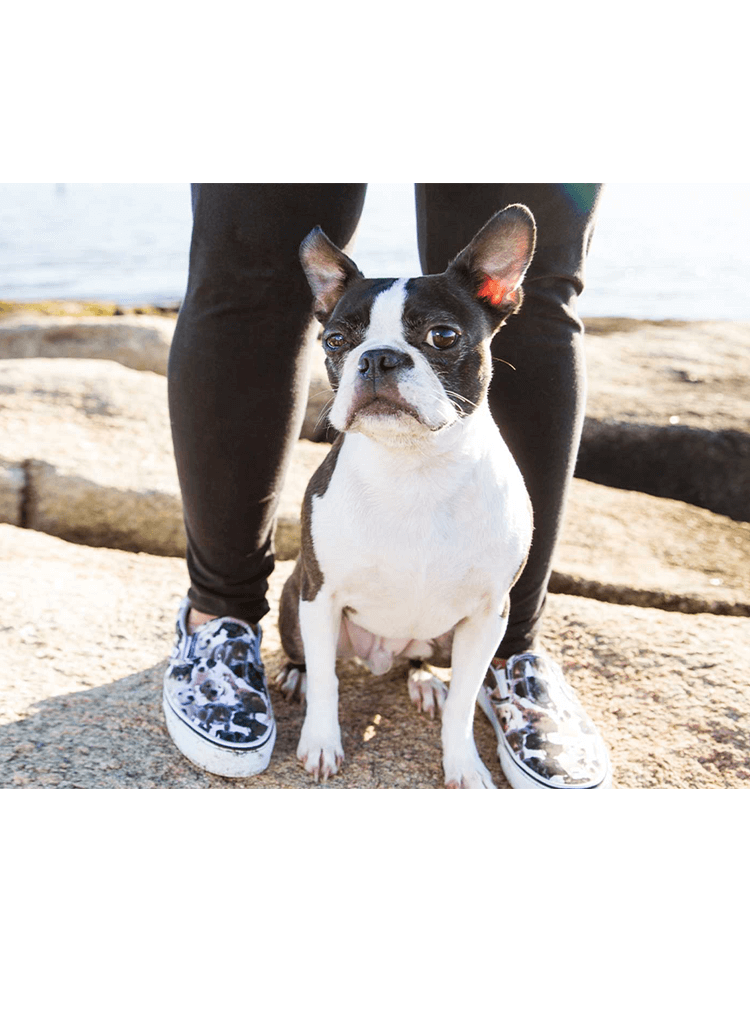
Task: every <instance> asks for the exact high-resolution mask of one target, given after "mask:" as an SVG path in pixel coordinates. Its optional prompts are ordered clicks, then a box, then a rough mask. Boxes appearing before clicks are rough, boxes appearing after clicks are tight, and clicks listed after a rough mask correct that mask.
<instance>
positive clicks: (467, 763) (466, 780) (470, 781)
mask: <svg viewBox="0 0 750 1009" xmlns="http://www.w3.org/2000/svg"><path fill="white" fill-rule="evenodd" d="M443 768H444V770H445V787H446V788H495V787H496V785H495V783H494V782H493V780H492V775H491V774H490V772H489V771H488V770H487V768H486V767H485V766H484V764H483V763H482V761H481V760H480V758H479V754H478V753H474V754H467V756H466V757H462V758H458V759H455V758H454V759H450V760H449V759H448V758H444V759H443Z"/></svg>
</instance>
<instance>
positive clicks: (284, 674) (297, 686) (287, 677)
mask: <svg viewBox="0 0 750 1009" xmlns="http://www.w3.org/2000/svg"><path fill="white" fill-rule="evenodd" d="M274 683H275V684H276V686H277V687H278V688H279V690H280V691H281V693H282V694H283V695H284V697H285V698H286V699H287V701H304V699H305V696H306V694H307V673H306V672H305V670H304V667H302V668H300V665H299V664H297V665H295V663H294V662H287V663H286V665H284V666H282V667H281V669H280V670H279V672H278V674H277V676H276V679H275V680H274Z"/></svg>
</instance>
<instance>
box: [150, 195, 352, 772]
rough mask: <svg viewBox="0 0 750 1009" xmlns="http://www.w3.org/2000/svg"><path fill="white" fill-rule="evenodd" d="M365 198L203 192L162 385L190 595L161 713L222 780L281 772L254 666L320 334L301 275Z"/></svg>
mask: <svg viewBox="0 0 750 1009" xmlns="http://www.w3.org/2000/svg"><path fill="white" fill-rule="evenodd" d="M365 188H366V187H365V186H364V185H362V184H353V185H307V184H304V185H196V186H194V187H193V238H192V244H191V249H190V272H189V278H188V289H187V293H186V295H185V300H184V303H183V305H182V308H181V310H180V316H179V319H178V323H177V327H176V331H175V335H174V341H173V344H172V351H171V354H170V361H169V374H168V379H169V381H168V387H169V406H170V416H171V422H172V435H173V442H174V450H175V458H176V461H177V471H178V474H179V478H180V487H181V490H182V501H183V509H184V515H185V528H186V531H187V541H188V548H187V563H188V571H189V574H190V580H191V586H190V591H189V596H188V598H187V599H185V600H184V601H183V604H182V606H181V608H180V612H179V614H178V617H177V628H176V631H177V633H176V639H175V644H174V647H173V649H172V655H171V659H170V663H169V666H168V668H167V671H166V673H165V676H164V695H163V709H164V717H165V720H166V724H167V729H168V731H169V734H170V735H171V737H172V740H173V741H174V743H175V744H176V746H177V747H178V748H179V749H180V750H181V751H182V753H183V754H184V755H185V756H186V757H188V759H189V760H191V761H192V762H193V763H194V764H197V765H198V766H199V767H202V768H204V769H205V770H207V771H211V772H212V773H214V774H221V775H226V776H228V777H246V776H248V775H253V774H258V773H260V772H261V771H263V770H264V769H265V768H266V767H267V766H268V763H269V761H270V759H271V753H272V751H273V747H274V742H275V739H276V723H275V719H274V716H273V710H272V705H271V697H270V694H269V692H268V688H267V684H266V680H265V672H264V669H263V663H262V660H261V654H260V629H259V628H258V627H257V623H258V621H259V620H260V619H261V617H263V616H264V615H265V614H266V613H267V612H268V609H269V607H268V603H267V602H266V591H267V588H268V583H267V579H268V576H269V575H270V573H271V571H272V570H273V547H272V534H273V527H274V516H275V513H276V508H277V504H278V499H279V494H280V491H281V486H282V483H283V480H284V475H285V472H286V469H287V466H288V462H289V458H290V455H291V451H292V448H293V447H294V443H295V441H296V439H297V438H298V437H299V433H300V429H301V425H302V414H303V410H304V406H305V400H306V396H307V388H308V378H309V374H308V373H309V351H310V349H311V347H312V336H313V333H314V329H313V328H312V327H311V325H310V324H311V322H312V295H311V293H310V290H309V288H308V285H307V280H306V279H305V276H304V273H303V270H302V267H301V265H300V262H299V246H300V243H301V242H302V240H303V239H304V237H305V236H306V235H307V234H308V233H309V232H310V231H311V230H312V229H313V228H314V227H315V226H316V225H320V226H321V227H322V228H323V229H324V230H325V231H326V232H327V233H328V234H329V235H330V237H331V238H332V239H333V241H334V242H336V243H337V244H340V245H346V243H347V242H348V241H349V240H350V239H351V237H352V235H353V233H354V231H355V228H356V225H357V222H358V220H359V215H360V212H361V209H362V205H363V203H364V196H365Z"/></svg>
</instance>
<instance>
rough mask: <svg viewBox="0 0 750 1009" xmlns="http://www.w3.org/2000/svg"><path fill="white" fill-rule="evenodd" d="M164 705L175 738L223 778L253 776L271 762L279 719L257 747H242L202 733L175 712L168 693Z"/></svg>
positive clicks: (201, 764) (198, 762)
mask: <svg viewBox="0 0 750 1009" xmlns="http://www.w3.org/2000/svg"><path fill="white" fill-rule="evenodd" d="M162 707H163V708H164V718H165V720H166V723H167V731H168V732H169V735H170V737H171V739H172V742H173V743H174V745H175V746H176V747H177V749H178V750H179V751H180V753H181V754H182V755H183V756H184V757H187V759H188V760H189V761H190V763H191V764H195V765H196V767H200V768H201V769H202V770H204V771H208V772H209V773H210V774H218V775H220V776H221V777H222V778H251V777H253V775H255V774H260V773H261V772H262V771H265V769H266V768H267V767H268V765H269V764H270V762H271V754H272V753H273V748H274V745H275V743H276V723H275V722H274V724H273V729H272V731H271V735H270V736H269V738H268V739H267V740H266V741H265V743H262V744H261V745H260V746H258V747H257V748H256V749H251V748H249V747H248V748H247V749H239V748H238V747H236V746H230V745H226V746H223V745H222V744H221V743H219V742H213V741H211V740H208V739H206V738H205V737H204V736H202V735H200V733H198V732H196V731H195V729H193V728H191V727H190V726H189V725H187V724H186V723H185V722H183V720H182V719H181V718H180V717H179V716H178V715H176V714H175V713H174V711H173V710H172V707H171V705H170V704H169V702H168V701H167V699H166V697H163V698H162Z"/></svg>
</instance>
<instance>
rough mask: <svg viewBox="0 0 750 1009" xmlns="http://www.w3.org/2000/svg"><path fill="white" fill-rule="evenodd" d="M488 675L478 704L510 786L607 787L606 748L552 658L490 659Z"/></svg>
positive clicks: (535, 655) (527, 655)
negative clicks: (494, 737)
mask: <svg viewBox="0 0 750 1009" xmlns="http://www.w3.org/2000/svg"><path fill="white" fill-rule="evenodd" d="M488 679H490V680H493V679H494V682H495V687H494V688H493V687H491V686H487V685H484V686H483V687H482V689H481V690H480V692H479V699H478V703H479V706H480V707H481V708H482V710H483V711H484V713H485V715H486V716H487V718H488V719H489V720H490V722H491V723H492V726H493V728H494V729H495V733H496V734H497V739H498V747H497V753H498V756H499V758H500V766H501V767H502V769H503V774H504V775H505V777H506V778H507V779H508V783H509V784H510V785H511V787H512V788H557V789H571V788H575V789H581V788H609V787H611V783H612V772H611V769H610V764H609V755H608V753H607V747H606V746H605V744H604V741H603V739H602V737H601V736H600V735H599V732H598V730H597V728H596V726H595V725H594V723H593V722H592V721H591V719H590V718H589V716H588V715H587V714H586V712H585V711H584V709H583V707H582V706H581V703H580V701H579V700H578V698H577V697H576V695H575V693H574V692H573V690H572V688H571V687H570V686H569V685H568V684H567V683H566V682H565V678H564V677H563V674H562V670H561V669H560V667H559V665H558V664H557V663H556V662H554V661H553V660H552V659H550V658H549V656H548V655H546V654H545V653H543V652H542V653H534V652H524V653H522V654H520V655H513V656H512V657H511V658H509V659H507V660H505V661H503V660H500V659H496V660H495V661H494V662H493V663H492V665H491V666H490V670H489V676H488Z"/></svg>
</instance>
